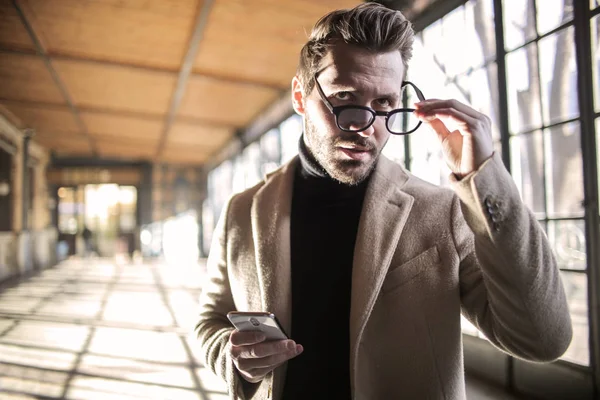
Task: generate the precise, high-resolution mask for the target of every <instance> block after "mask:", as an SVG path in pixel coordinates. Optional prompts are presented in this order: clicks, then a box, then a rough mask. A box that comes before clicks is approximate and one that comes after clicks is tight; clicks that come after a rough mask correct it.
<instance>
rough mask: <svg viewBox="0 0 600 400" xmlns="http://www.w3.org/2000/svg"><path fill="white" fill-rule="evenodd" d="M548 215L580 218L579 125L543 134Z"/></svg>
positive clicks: (581, 202) (580, 167)
mask: <svg viewBox="0 0 600 400" xmlns="http://www.w3.org/2000/svg"><path fill="white" fill-rule="evenodd" d="M544 137H545V147H546V148H545V158H546V162H545V165H546V200H547V204H548V215H549V216H550V217H555V218H564V217H579V216H583V200H584V198H583V170H582V169H583V161H582V159H581V142H580V129H579V123H578V122H572V123H570V124H563V125H559V126H556V127H554V128H552V129H546V130H545V131H544Z"/></svg>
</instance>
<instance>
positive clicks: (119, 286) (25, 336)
mask: <svg viewBox="0 0 600 400" xmlns="http://www.w3.org/2000/svg"><path fill="white" fill-rule="evenodd" d="M201 270H202V268H201V267H200V266H198V265H194V266H188V267H174V266H170V267H167V266H165V265H160V264H152V263H150V264H129V263H116V262H115V260H103V259H94V260H69V261H66V262H64V263H62V264H61V265H60V266H59V267H57V268H53V269H50V270H47V271H44V272H43V273H42V274H40V275H38V276H36V277H33V278H31V279H29V280H27V281H26V282H22V283H20V284H19V285H18V286H15V287H12V288H7V289H3V290H2V291H0V399H37V398H52V399H54V398H60V399H62V398H66V399H102V400H104V399H117V398H118V399H177V400H179V399H182V400H186V399H190V400H191V399H194V400H219V399H225V398H227V396H226V394H225V388H224V385H223V383H222V382H221V381H220V380H219V379H218V378H216V377H215V376H214V375H212V373H211V372H210V371H208V370H207V369H205V368H203V366H202V365H201V363H200V361H199V359H198V358H196V356H195V355H194V341H193V339H192V336H191V335H190V331H191V329H192V327H193V324H194V322H195V321H194V319H195V317H196V316H195V311H196V309H197V303H196V302H197V298H198V294H199V292H200V290H199V288H200V279H201V274H200V272H201Z"/></svg>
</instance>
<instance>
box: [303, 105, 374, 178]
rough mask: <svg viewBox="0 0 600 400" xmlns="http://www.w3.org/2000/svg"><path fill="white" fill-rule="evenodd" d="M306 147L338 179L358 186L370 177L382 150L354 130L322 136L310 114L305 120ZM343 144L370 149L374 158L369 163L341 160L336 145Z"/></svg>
mask: <svg viewBox="0 0 600 400" xmlns="http://www.w3.org/2000/svg"><path fill="white" fill-rule="evenodd" d="M304 135H305V139H306V142H305V143H306V147H307V148H308V150H309V151H310V152H311V153H312V155H313V157H314V158H315V159H316V160H317V162H318V163H319V165H321V167H322V168H323V169H325V171H326V172H327V173H328V174H329V176H331V177H332V178H333V179H335V180H336V181H338V182H340V183H343V184H345V185H349V186H356V185H358V184H360V183H361V182H363V181H364V180H365V179H367V178H368V177H369V175H370V174H371V172H372V171H373V169H374V168H375V165H376V164H377V160H378V158H379V153H380V151H378V150H377V146H376V145H375V144H374V143H373V142H372V141H371V140H369V138H365V137H362V136H359V135H358V134H357V133H353V132H340V134H339V135H337V136H322V135H319V134H318V133H317V132H316V127H315V126H314V124H313V123H312V121H311V120H310V118H309V117H308V116H305V120H304ZM341 145H357V146H361V147H365V148H367V149H369V152H371V155H372V158H371V160H369V161H368V162H367V163H363V162H361V161H358V160H340V159H337V158H336V157H335V152H336V147H338V146H341Z"/></svg>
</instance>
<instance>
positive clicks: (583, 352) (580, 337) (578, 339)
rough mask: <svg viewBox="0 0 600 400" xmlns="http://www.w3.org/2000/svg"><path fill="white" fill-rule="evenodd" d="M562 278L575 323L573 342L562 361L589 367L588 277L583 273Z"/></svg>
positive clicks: (571, 273)
mask: <svg viewBox="0 0 600 400" xmlns="http://www.w3.org/2000/svg"><path fill="white" fill-rule="evenodd" d="M561 278H562V282H563V285H564V288H565V293H566V295H567V301H568V303H569V310H570V311H571V321H572V323H573V340H572V341H571V345H570V346H569V349H568V350H567V352H566V353H565V355H564V356H563V357H562V359H563V360H567V361H569V362H572V363H575V364H580V365H584V366H588V365H589V364H590V358H589V357H590V356H589V354H590V350H589V324H588V296H587V276H586V275H585V274H582V273H574V272H562V273H561Z"/></svg>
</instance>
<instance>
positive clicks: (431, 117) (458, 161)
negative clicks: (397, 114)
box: [415, 99, 494, 179]
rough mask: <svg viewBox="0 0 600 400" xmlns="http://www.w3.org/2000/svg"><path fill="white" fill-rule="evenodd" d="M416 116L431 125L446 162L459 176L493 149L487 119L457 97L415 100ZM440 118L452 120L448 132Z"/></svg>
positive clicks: (474, 168) (481, 162) (461, 176)
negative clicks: (452, 126) (416, 101)
mask: <svg viewBox="0 0 600 400" xmlns="http://www.w3.org/2000/svg"><path fill="white" fill-rule="evenodd" d="M415 108H416V110H417V111H415V114H416V116H417V117H418V118H419V119H420V120H421V121H423V122H424V123H426V124H427V125H429V126H431V128H432V129H433V131H434V132H435V133H436V134H437V137H438V139H439V140H440V142H441V144H442V151H443V153H444V158H445V160H446V164H447V165H448V167H449V168H450V170H451V171H452V172H453V173H454V174H455V175H456V176H457V177H458V178H459V179H460V178H463V177H465V176H467V175H469V174H470V173H471V172H474V171H476V170H477V169H478V168H479V167H480V166H481V164H483V163H484V162H485V161H486V160H487V159H488V158H490V157H491V156H492V154H493V152H494V146H493V144H492V128H491V125H492V124H491V121H490V119H489V118H488V117H487V116H486V115H484V114H482V113H480V112H478V111H476V110H474V109H473V108H471V107H469V106H467V105H465V104H463V103H461V102H460V101H458V100H438V99H428V100H425V101H422V102H420V103H416V104H415ZM443 121H452V122H454V123H456V126H457V127H458V129H456V130H455V131H453V132H450V131H449V130H448V128H447V127H446V125H445V124H444V122H443Z"/></svg>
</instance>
